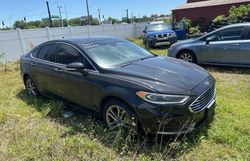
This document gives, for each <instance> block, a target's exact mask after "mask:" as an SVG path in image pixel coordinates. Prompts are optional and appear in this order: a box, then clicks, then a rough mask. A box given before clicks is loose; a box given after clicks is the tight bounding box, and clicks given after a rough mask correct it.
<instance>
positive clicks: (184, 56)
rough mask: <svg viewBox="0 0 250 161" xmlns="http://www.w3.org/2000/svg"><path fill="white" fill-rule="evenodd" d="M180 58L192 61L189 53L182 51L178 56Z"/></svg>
mask: <svg viewBox="0 0 250 161" xmlns="http://www.w3.org/2000/svg"><path fill="white" fill-rule="evenodd" d="M180 59H181V60H184V61H187V62H193V57H192V55H190V54H189V53H183V54H181V56H180Z"/></svg>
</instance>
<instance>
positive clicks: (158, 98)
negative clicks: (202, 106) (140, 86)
mask: <svg viewBox="0 0 250 161" xmlns="http://www.w3.org/2000/svg"><path fill="white" fill-rule="evenodd" d="M136 94H137V96H139V97H140V98H142V99H143V100H145V101H147V102H150V103H154V104H161V105H162V104H181V103H184V102H185V101H186V100H187V99H188V98H189V96H183V95H166V94H157V93H149V92H144V91H139V92H137V93H136Z"/></svg>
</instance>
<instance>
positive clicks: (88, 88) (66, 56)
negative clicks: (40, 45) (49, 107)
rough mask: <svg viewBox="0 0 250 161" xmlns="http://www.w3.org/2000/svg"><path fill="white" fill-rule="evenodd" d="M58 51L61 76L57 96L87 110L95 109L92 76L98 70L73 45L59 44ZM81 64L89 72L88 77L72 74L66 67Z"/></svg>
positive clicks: (77, 73) (57, 58) (58, 79)
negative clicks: (74, 63)
mask: <svg viewBox="0 0 250 161" xmlns="http://www.w3.org/2000/svg"><path fill="white" fill-rule="evenodd" d="M57 46H58V47H57V51H56V63H58V64H60V66H58V69H57V72H58V73H60V76H59V77H57V84H58V85H57V89H56V91H57V95H59V96H60V97H62V98H64V99H66V100H68V101H70V102H73V103H76V104H78V105H81V106H84V107H86V108H89V109H92V110H94V109H93V108H94V107H93V97H92V96H93V93H92V91H93V88H94V87H95V86H94V84H93V82H94V81H93V79H92V78H93V77H92V75H93V74H95V72H96V70H94V69H93V66H92V65H91V64H88V63H89V62H88V61H87V60H86V58H85V57H84V56H83V54H82V53H81V52H80V51H79V50H78V49H77V48H75V47H74V46H73V45H71V44H67V43H58V45H57ZM73 62H80V63H83V64H84V65H85V67H86V70H88V71H89V72H88V74H87V75H83V74H81V73H80V72H72V71H67V70H66V65H67V64H70V63H73Z"/></svg>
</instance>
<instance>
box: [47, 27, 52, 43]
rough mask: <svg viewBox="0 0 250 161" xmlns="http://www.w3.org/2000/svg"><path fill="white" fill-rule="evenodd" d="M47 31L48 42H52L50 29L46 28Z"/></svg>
mask: <svg viewBox="0 0 250 161" xmlns="http://www.w3.org/2000/svg"><path fill="white" fill-rule="evenodd" d="M46 31H47V37H48V40H52V37H51V33H50V29H49V27H48V26H47V27H46Z"/></svg>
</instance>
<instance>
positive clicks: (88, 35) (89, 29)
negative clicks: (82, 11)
mask: <svg viewBox="0 0 250 161" xmlns="http://www.w3.org/2000/svg"><path fill="white" fill-rule="evenodd" d="M87 29H88V36H89V35H90V28H89V25H87Z"/></svg>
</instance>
